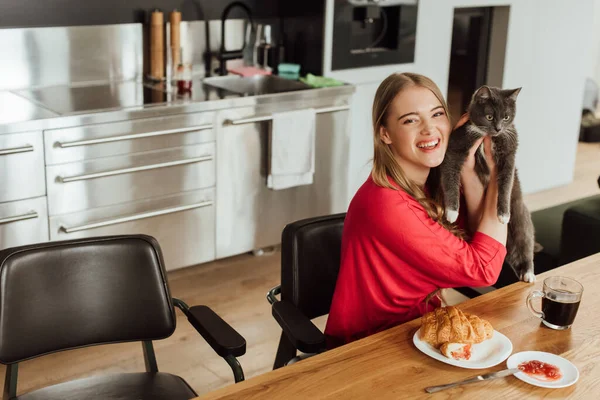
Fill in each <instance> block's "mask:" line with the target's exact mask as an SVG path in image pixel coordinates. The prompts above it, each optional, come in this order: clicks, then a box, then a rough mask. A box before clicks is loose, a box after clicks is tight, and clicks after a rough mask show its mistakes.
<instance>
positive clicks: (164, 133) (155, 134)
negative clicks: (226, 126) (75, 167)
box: [56, 124, 213, 149]
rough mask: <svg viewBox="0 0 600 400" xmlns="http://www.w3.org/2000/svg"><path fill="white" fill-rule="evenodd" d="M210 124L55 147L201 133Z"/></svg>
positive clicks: (75, 142)
mask: <svg viewBox="0 0 600 400" xmlns="http://www.w3.org/2000/svg"><path fill="white" fill-rule="evenodd" d="M212 127H213V126H212V124H204V125H197V126H192V127H190V128H177V129H166V130H164V131H156V132H145V133H133V134H131V135H121V136H111V137H105V138H100V139H88V140H76V141H74V142H64V143H63V142H56V145H57V146H58V147H60V148H62V149H66V148H68V147H77V146H87V145H89V144H99V143H111V142H119V141H121V140H131V139H140V138H147V137H154V136H163V135H171V134H174V133H187V132H195V131H201V130H205V129H211V128H212Z"/></svg>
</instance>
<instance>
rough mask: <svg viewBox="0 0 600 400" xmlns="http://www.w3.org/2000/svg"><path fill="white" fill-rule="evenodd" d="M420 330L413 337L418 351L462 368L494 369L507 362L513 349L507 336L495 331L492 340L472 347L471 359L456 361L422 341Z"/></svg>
mask: <svg viewBox="0 0 600 400" xmlns="http://www.w3.org/2000/svg"><path fill="white" fill-rule="evenodd" d="M419 330H420V329H419ZM419 330H417V331H416V332H415V335H414V336H413V343H414V344H415V346H416V347H417V349H419V350H421V351H422V352H423V353H425V354H427V355H428V356H429V357H432V358H435V359H436V360H439V361H441V362H444V363H446V364H450V365H454V366H457V367H461V368H469V369H481V368H489V367H493V366H494V365H498V364H500V363H501V362H502V361H504V360H506V358H507V357H508V356H510V353H512V349H513V346H512V343H511V341H510V340H509V339H508V338H507V337H506V336H504V335H503V334H501V333H500V332H498V331H494V335H493V336H492V337H491V338H490V339H488V340H486V341H484V342H481V343H477V344H474V345H472V346H471V359H469V360H455V359H453V358H448V357H446V356H445V355H443V354H442V353H440V351H439V350H438V349H436V348H435V347H433V346H432V345H430V344H429V343H427V342H424V341H422V340H421V338H420V337H419Z"/></svg>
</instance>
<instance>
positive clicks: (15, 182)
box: [0, 132, 46, 203]
mask: <svg viewBox="0 0 600 400" xmlns="http://www.w3.org/2000/svg"><path fill="white" fill-rule="evenodd" d="M45 194H46V183H45V179H44V147H43V140H42V132H26V133H15V134H10V135H0V203H3V202H5V201H13V200H20V199H28V198H31V197H39V196H44V195H45Z"/></svg>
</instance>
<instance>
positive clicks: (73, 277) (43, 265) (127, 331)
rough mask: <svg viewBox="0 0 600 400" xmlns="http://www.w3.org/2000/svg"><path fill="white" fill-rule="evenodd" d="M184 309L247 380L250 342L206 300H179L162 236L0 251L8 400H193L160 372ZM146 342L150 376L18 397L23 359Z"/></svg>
mask: <svg viewBox="0 0 600 400" xmlns="http://www.w3.org/2000/svg"><path fill="white" fill-rule="evenodd" d="M174 306H177V307H179V308H180V309H181V310H182V311H183V313H184V314H185V315H186V316H187V318H188V320H189V321H190V323H191V324H192V325H193V326H194V328H196V330H197V331H198V332H199V333H200V334H201V335H202V336H203V337H204V339H205V340H206V341H207V342H208V343H209V344H210V346H211V347H212V348H213V349H214V351H215V352H216V353H217V354H218V355H219V356H221V357H223V358H224V359H225V361H227V363H228V364H229V365H230V366H231V368H232V370H233V373H234V378H235V381H236V382H239V381H242V380H243V379H244V374H243V371H242V367H241V366H240V364H239V362H238V361H237V359H236V357H239V356H241V355H243V354H244V353H245V352H246V342H245V340H244V338H243V337H242V336H240V335H239V334H238V333H237V332H236V331H235V330H234V329H233V328H232V327H231V326H229V325H228V324H227V323H226V322H225V321H223V320H222V319H221V318H220V317H219V316H218V315H217V314H215V313H214V312H213V311H212V310H211V309H210V308H208V307H207V306H194V307H188V306H187V305H186V304H185V303H184V302H183V301H181V300H178V299H172V298H171V295H170V292H169V285H168V283H167V276H166V273H165V267H164V262H163V257H162V253H161V250H160V247H159V244H158V243H157V241H156V240H155V239H154V238H152V237H150V236H144V235H126V236H125V235H124V236H110V237H108V236H107V237H96V238H89V239H77V240H69V241H62V242H49V243H41V244H36V245H29V246H22V247H16V248H10V249H6V250H3V251H0V363H2V364H5V365H7V368H6V379H5V385H4V395H3V399H20V400H38V399H44V400H50V399H61V400H68V399H92V398H93V399H142V398H143V399H145V400H155V399H170V400H175V399H190V398H193V397H196V396H197V395H196V393H195V392H194V390H193V389H192V388H191V387H190V386H189V385H188V384H187V383H186V382H185V381H184V380H183V379H182V378H180V377H178V376H175V375H171V374H168V373H164V372H158V367H157V363H156V358H155V355H154V349H153V346H152V340H158V339H164V338H167V337H169V336H171V334H172V333H173V332H174V330H175V309H174ZM132 341H141V342H142V348H143V353H144V360H145V364H146V372H141V373H123V374H115V375H104V376H96V377H91V378H84V379H78V380H74V381H69V382H65V383H60V384H56V385H53V386H48V387H45V388H42V389H39V390H35V391H32V392H30V393H27V394H24V395H22V396H18V397H17V396H16V392H17V371H18V363H19V362H21V361H25V360H29V359H32V358H36V357H39V356H42V355H46V354H50V353H55V352H58V351H62V350H68V349H75V348H81V347H86V346H92V345H98V344H107V343H121V342H132Z"/></svg>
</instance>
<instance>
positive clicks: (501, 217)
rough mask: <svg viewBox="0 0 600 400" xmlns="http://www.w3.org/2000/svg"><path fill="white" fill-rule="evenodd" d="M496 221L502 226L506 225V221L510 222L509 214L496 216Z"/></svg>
mask: <svg viewBox="0 0 600 400" xmlns="http://www.w3.org/2000/svg"><path fill="white" fill-rule="evenodd" d="M498 221H500V222H501V223H503V224H504V225H506V224H508V221H510V214H498Z"/></svg>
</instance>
